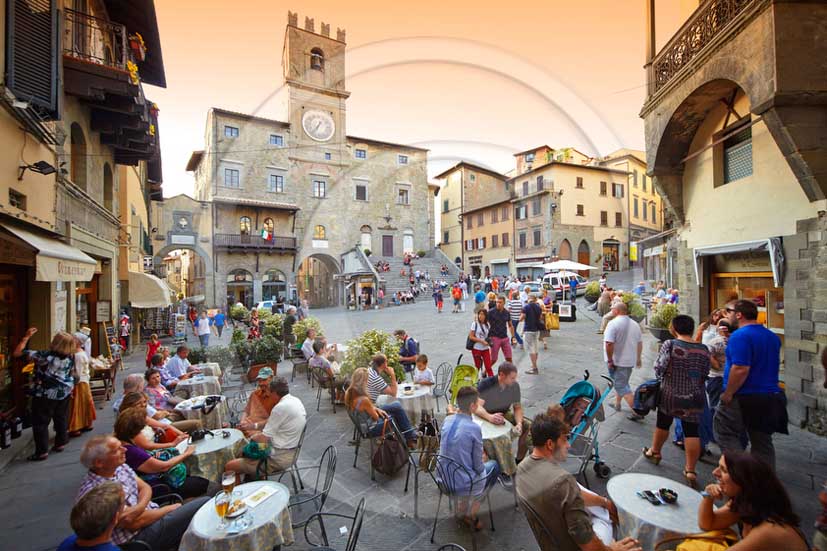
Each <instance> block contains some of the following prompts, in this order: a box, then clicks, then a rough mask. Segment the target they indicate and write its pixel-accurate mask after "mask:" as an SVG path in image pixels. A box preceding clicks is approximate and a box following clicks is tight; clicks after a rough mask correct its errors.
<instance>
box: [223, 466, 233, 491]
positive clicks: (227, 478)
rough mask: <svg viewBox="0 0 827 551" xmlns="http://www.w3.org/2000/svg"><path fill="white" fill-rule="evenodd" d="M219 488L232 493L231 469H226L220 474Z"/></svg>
mask: <svg viewBox="0 0 827 551" xmlns="http://www.w3.org/2000/svg"><path fill="white" fill-rule="evenodd" d="M221 488H222V489H223V490H224V491H225V492H227V493H228V494H230V495H232V493H233V489H234V488H235V473H234V472H232V471H227V472H226V473H224V474H223V475H222V476H221Z"/></svg>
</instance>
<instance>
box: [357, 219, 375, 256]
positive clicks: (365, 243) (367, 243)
mask: <svg viewBox="0 0 827 551" xmlns="http://www.w3.org/2000/svg"><path fill="white" fill-rule="evenodd" d="M359 231H360V232H361V234H362V240H361V245H362V250H363V251H364V250H368V251H371V252H373V237H372V231H371V229H370V226H367V225H365V226H362V227H361V228H360V230H359Z"/></svg>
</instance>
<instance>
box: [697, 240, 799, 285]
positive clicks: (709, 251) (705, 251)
mask: <svg viewBox="0 0 827 551" xmlns="http://www.w3.org/2000/svg"><path fill="white" fill-rule="evenodd" d="M694 252H695V281H696V282H697V284H698V286H699V287H702V286H703V282H702V281H701V278H700V273H701V257H703V256H714V255H718V254H731V253H743V252H765V253H767V254H769V256H770V265H771V266H772V279H773V282H774V283H775V286H776V287H781V286H783V285H784V249H783V248H782V246H781V238H780V237H770V238H769V239H760V240H757V241H742V242H740V243H727V244H724V245H710V246H708V247H696V248H695V249H694Z"/></svg>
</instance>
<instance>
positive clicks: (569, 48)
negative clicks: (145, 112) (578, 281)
mask: <svg viewBox="0 0 827 551" xmlns="http://www.w3.org/2000/svg"><path fill="white" fill-rule="evenodd" d="M646 1H647V0H578V1H562V0H547V1H544V2H540V1H525V0H514V1H511V2H507V3H503V2H480V1H477V2H471V1H468V0H454V1H451V2H446V1H439V2H437V1H434V0H421V1H418V2H410V1H400V2H386V1H385V2H379V1H375V0H370V1H360V2H341V1H332V0H303V1H302V2H284V1H276V2H273V1H264V0H236V1H235V2H228V1H226V0H202V1H200V2H195V1H193V0H156V9H157V14H158V22H159V26H160V32H161V42H162V47H163V56H164V63H165V68H166V75H167V88H166V89H159V88H154V87H148V88H147V95H148V96H149V97H150V98H151V99H152V100H153V101H155V102H156V103H157V104H158V105H159V107H160V109H161V115H160V117H161V118H160V131H161V143H162V153H163V163H164V194H165V195H167V196H170V195H175V194H178V193H189V194H192V177H191V175H190V174H188V173H187V172H186V171H185V170H184V167H185V165H186V161H187V159H188V157H189V154H190V153H191V152H192V151H193V150H196V149H201V148H203V146H204V140H203V136H204V125H205V121H206V114H207V110H208V109H209V108H210V107H213V106H215V107H222V108H225V109H231V110H235V111H241V112H249V113H251V112H257V113H258V114H260V115H262V116H266V117H274V118H281V119H283V118H284V114H282V113H278V112H276V111H275V110H274V109H273V108H272V107H270V106H269V105H266V104H265V105H264V106H263V107H261V104H262V102H264V101H265V100H266V98H267V97H268V96H269V95H270V94H272V93H273V92H274V91H276V90H277V89H278V88H279V87H280V86H281V85H282V83H283V79H282V69H281V53H282V44H283V40H284V28H285V25H286V23H287V11H288V10H292V11H297V12H298V14H299V25H300V26H303V24H304V17H305V16H310V17H313V18H315V22H316V29H317V31H318V29H319V28H320V23H321V22H322V21H324V22H326V23H329V24H330V26H331V34H334V33H335V29H336V28H337V27H342V28H345V29H346V30H347V45H348V53H347V61H346V64H347V88H348V90H349V91H350V92H351V96H350V99H348V103H347V132H348V134H350V135H356V136H364V137H371V138H374V139H379V140H386V141H392V142H398V143H407V144H415V145H419V146H421V147H427V148H429V149H430V150H431V154H430V157H429V170H428V172H429V175H431V176H432V175H434V174H437V173H438V172H440V171H441V170H444V169H445V168H447V167H448V166H450V165H451V164H453V163H455V162H456V161H457V160H458V159H466V160H469V161H472V162H476V163H480V164H483V165H486V166H489V167H491V168H493V169H495V170H499V171H502V172H505V171H507V170H509V169H511V168H513V158H512V154H513V153H514V152H517V151H520V150H524V149H527V148H529V147H533V146H535V145H540V144H544V143H547V144H549V145H551V146H552V147H566V146H573V147H576V148H577V149H580V150H581V151H583V152H584V153H588V154H592V155H595V154H601V155H605V154H607V153H610V152H611V151H612V150H614V149H616V148H618V147H631V148H634V149H643V147H644V140H643V121H642V120H641V119H640V118H639V117H638V113H639V111H640V108H641V106H642V104H643V101H644V96H645V72H644V70H643V64H644V49H645V38H646V35H645V32H646V30H645V26H646V23H645V2H646ZM696 5H697V0H658V3H657V22H658V34H659V36H658V43H659V44H662V43H663V42H664V41H665V40H667V39H668V38H669V37H670V36H671V34H672V33H673V32H674V30H675V29H677V28H678V27H679V26H680V24H681V23H682V22H683V20H684V19H685V17H686V15H687V14H688V13H689V12H690V11H691V10H692V9H693V8H694V7H695V6H696Z"/></svg>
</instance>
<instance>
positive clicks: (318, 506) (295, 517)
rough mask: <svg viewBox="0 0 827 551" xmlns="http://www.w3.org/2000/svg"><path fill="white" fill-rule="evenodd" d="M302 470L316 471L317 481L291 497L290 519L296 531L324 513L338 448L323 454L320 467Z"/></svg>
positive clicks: (328, 448)
mask: <svg viewBox="0 0 827 551" xmlns="http://www.w3.org/2000/svg"><path fill="white" fill-rule="evenodd" d="M300 469H301V470H305V471H316V480H315V482H314V483H313V487H310V485H309V484H308V487H307V488H305V489H302V490H301V491H300V492H296V493H295V494H293V495H291V496H290V501H289V502H288V503H287V507H288V509H289V510H290V519H291V521H292V524H293V528H294V529H295V528H302V527H303V526H306V525H307V523H308V522H309V521H310V519H311V518H312V517H313V515H315V514H317V513H321V512H322V509H323V508H324V504H325V502H326V501H327V497H328V495H330V488H331V487H332V486H333V477H334V476H335V475H336V448H335V447H334V446H328V447H327V448H326V449H325V451H324V452H323V453H322V458H321V459H320V460H319V463H318V465H312V466H310V467H301V468H300ZM282 476H283V474H282ZM322 529H324V528H322Z"/></svg>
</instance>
